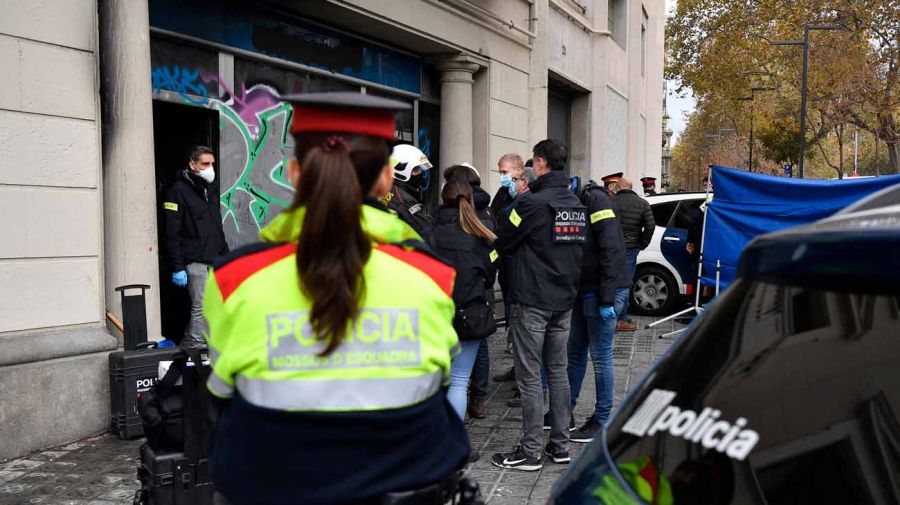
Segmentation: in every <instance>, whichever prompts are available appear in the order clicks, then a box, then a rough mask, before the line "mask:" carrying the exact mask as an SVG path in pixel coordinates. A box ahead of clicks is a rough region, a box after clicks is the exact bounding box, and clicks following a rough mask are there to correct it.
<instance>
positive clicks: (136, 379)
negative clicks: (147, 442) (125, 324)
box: [109, 343, 178, 440]
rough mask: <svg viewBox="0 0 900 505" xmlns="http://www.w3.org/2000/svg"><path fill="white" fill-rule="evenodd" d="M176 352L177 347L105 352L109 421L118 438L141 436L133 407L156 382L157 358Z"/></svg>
mask: <svg viewBox="0 0 900 505" xmlns="http://www.w3.org/2000/svg"><path fill="white" fill-rule="evenodd" d="M151 345H152V343H151ZM139 346H147V344H139ZM177 353H178V348H176V347H165V348H162V349H137V350H132V351H118V352H113V353H110V354H109V395H110V415H109V418H110V419H109V421H110V426H111V429H112V432H113V433H115V434H117V435H119V438H121V439H122V440H128V439H132V438H138V437H142V436H144V428H143V427H142V426H141V418H140V416H139V415H138V410H137V404H138V398H140V396H141V394H142V393H146V392H147V391H149V390H150V388H151V387H153V384H155V383H156V381H157V377H158V373H159V371H158V368H159V362H160V361H171V360H172V359H173V358H174V356H175V355H176V354H177Z"/></svg>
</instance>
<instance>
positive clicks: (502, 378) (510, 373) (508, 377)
mask: <svg viewBox="0 0 900 505" xmlns="http://www.w3.org/2000/svg"><path fill="white" fill-rule="evenodd" d="M514 380H516V369H515V368H510V369H509V370H507V371H506V372H504V373H502V374H500V375H495V376H494V382H512V381H514Z"/></svg>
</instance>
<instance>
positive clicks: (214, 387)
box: [206, 372, 234, 398]
mask: <svg viewBox="0 0 900 505" xmlns="http://www.w3.org/2000/svg"><path fill="white" fill-rule="evenodd" d="M206 388H207V389H209V391H210V392H211V393H212V394H214V395H216V396H218V397H219V398H231V396H232V394H233V393H234V387H233V386H232V385H231V384H229V383H227V382H225V381H223V380H222V379H221V378H219V376H218V375H216V373H215V372H213V373H211V374H209V380H207V381H206Z"/></svg>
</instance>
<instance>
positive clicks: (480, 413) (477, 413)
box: [466, 398, 487, 419]
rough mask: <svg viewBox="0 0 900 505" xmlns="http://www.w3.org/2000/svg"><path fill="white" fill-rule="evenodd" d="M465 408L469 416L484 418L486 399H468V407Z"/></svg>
mask: <svg viewBox="0 0 900 505" xmlns="http://www.w3.org/2000/svg"><path fill="white" fill-rule="evenodd" d="M466 410H468V411H469V417H472V418H474V419H484V418H485V417H487V400H486V399H484V398H478V399H475V400H470V401H469V407H468V408H467V409H466Z"/></svg>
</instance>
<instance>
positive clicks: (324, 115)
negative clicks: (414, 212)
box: [204, 93, 469, 505]
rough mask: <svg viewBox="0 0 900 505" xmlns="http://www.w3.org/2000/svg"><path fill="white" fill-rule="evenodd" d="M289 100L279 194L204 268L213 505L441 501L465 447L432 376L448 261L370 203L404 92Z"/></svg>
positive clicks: (445, 319)
mask: <svg viewBox="0 0 900 505" xmlns="http://www.w3.org/2000/svg"><path fill="white" fill-rule="evenodd" d="M283 99H284V100H286V101H290V102H292V103H293V105H294V112H293V120H292V125H291V134H292V135H294V138H295V140H296V146H297V147H296V158H295V159H291V160H290V164H289V166H288V175H289V178H290V180H291V182H292V183H293V185H294V186H295V187H296V188H297V193H296V198H295V199H294V202H293V205H292V206H291V208H290V209H289V210H287V211H285V212H284V213H283V214H281V215H280V216H278V217H277V218H276V219H275V220H273V221H272V223H271V224H270V225H269V226H267V227H266V228H265V229H264V230H263V231H262V232H261V233H260V237H261V238H262V240H263V243H262V244H257V245H252V246H248V247H245V248H243V249H239V250H237V251H234V252H233V253H231V254H230V255H229V256H227V257H226V258H224V259H222V260H221V261H219V262H218V263H217V264H216V265H214V268H213V270H212V272H211V273H210V277H209V282H208V284H207V288H206V295H205V307H204V309H205V314H206V317H207V319H208V321H209V337H208V339H209V348H210V353H211V357H212V359H213V373H212V375H211V377H210V380H209V384H208V388H209V390H210V391H211V392H212V393H213V394H214V395H215V396H217V397H219V398H222V399H226V400H228V401H227V402H226V403H227V407H226V408H225V409H224V410H223V412H222V414H221V415H220V418H219V421H218V423H217V426H216V431H215V434H214V436H213V441H212V448H211V468H212V475H213V481H214V484H215V486H216V489H217V496H216V499H217V500H218V502H219V503H233V504H235V505H243V504H257V503H259V504H262V503H266V504H296V503H303V504H320V503H321V504H325V503H328V504H351V503H352V504H364V503H382V500H383V499H385V498H386V497H388V498H390V497H396V496H397V493H400V492H407V491H413V492H415V493H418V494H416V496H417V498H415V503H441V502H442V501H443V498H444V496H446V494H447V492H448V491H449V490H450V489H451V488H452V487H453V486H454V484H455V475H456V471H457V470H458V469H459V468H461V467H462V465H463V464H464V463H465V461H466V457H467V454H468V450H469V449H468V448H469V444H468V440H467V436H466V431H465V428H464V427H463V424H462V422H461V420H460V419H459V416H457V415H456V414H455V413H454V412H453V411H452V409H451V408H450V407H449V405H448V403H447V401H446V397H445V387H446V386H447V385H448V383H449V372H450V361H451V358H452V356H453V355H454V354H455V352H456V350H457V349H458V341H457V337H456V334H455V332H454V330H453V326H452V324H451V321H452V318H453V313H454V305H453V300H452V298H451V294H452V291H453V282H454V275H455V274H454V272H453V269H452V268H450V267H449V266H447V265H446V264H444V263H442V262H441V261H439V260H437V259H435V258H433V257H432V256H430V255H429V254H428V253H427V252H424V246H422V244H421V242H420V238H419V236H418V235H417V234H416V233H415V231H413V230H412V228H410V227H409V226H408V225H406V224H405V223H403V222H402V221H400V220H399V219H398V218H397V217H395V216H393V215H392V214H390V213H388V212H387V209H385V208H384V207H382V206H381V205H380V204H379V203H378V198H379V197H381V196H383V195H384V194H386V193H387V192H388V191H389V190H390V188H391V184H392V182H393V174H392V169H391V166H390V165H389V164H388V154H389V151H388V146H387V142H386V140H392V139H393V138H394V131H395V130H394V110H401V109H404V108H408V106H407V105H406V104H403V103H401V102H397V101H394V100H389V99H385V98H379V97H374V96H366V95H359V94H355V93H317V94H305V95H295V96H289V97H284V98H283Z"/></svg>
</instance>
